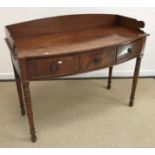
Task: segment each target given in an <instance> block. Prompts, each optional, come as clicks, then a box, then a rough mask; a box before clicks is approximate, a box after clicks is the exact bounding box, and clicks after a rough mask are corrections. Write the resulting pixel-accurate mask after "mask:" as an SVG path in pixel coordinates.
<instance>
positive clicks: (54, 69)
mask: <svg viewBox="0 0 155 155" xmlns="http://www.w3.org/2000/svg"><path fill="white" fill-rule="evenodd" d="M57 69H58V67H57V65H56V64H52V65H51V66H50V71H51V72H55V71H56V70H57Z"/></svg>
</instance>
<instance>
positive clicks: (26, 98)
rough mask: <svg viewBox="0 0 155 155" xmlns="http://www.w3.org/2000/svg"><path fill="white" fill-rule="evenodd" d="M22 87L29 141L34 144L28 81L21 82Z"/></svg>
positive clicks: (34, 134) (35, 138) (34, 135)
mask: <svg viewBox="0 0 155 155" xmlns="http://www.w3.org/2000/svg"><path fill="white" fill-rule="evenodd" d="M22 86H23V94H24V101H25V106H26V112H27V117H28V121H29V126H30V134H31V141H32V142H36V140H37V137H36V131H35V127H34V120H33V112H32V103H31V95H30V88H29V81H23V82H22Z"/></svg>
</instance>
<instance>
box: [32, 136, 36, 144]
mask: <svg viewBox="0 0 155 155" xmlns="http://www.w3.org/2000/svg"><path fill="white" fill-rule="evenodd" d="M31 141H32V142H33V143H35V142H36V141H37V136H36V135H32V136H31Z"/></svg>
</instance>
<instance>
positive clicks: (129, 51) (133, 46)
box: [116, 40, 143, 63]
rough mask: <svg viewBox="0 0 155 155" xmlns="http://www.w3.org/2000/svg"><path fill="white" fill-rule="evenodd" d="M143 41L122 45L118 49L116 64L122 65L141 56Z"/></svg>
mask: <svg viewBox="0 0 155 155" xmlns="http://www.w3.org/2000/svg"><path fill="white" fill-rule="evenodd" d="M142 46H143V40H138V41H136V42H133V43H130V44H126V45H121V46H119V47H118V48H117V56H116V63H122V62H125V61H127V60H130V59H132V58H134V57H137V56H138V55H140V53H141V51H142Z"/></svg>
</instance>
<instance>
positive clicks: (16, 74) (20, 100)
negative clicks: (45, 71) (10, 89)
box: [13, 66, 25, 116]
mask: <svg viewBox="0 0 155 155" xmlns="http://www.w3.org/2000/svg"><path fill="white" fill-rule="evenodd" d="M13 70H14V75H15V81H16V87H17V93H18V98H19V103H20V109H21V114H22V115H23V116H24V115H25V108H24V102H23V94H22V86H21V80H20V77H19V75H18V73H17V71H16V69H15V67H14V66H13Z"/></svg>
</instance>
